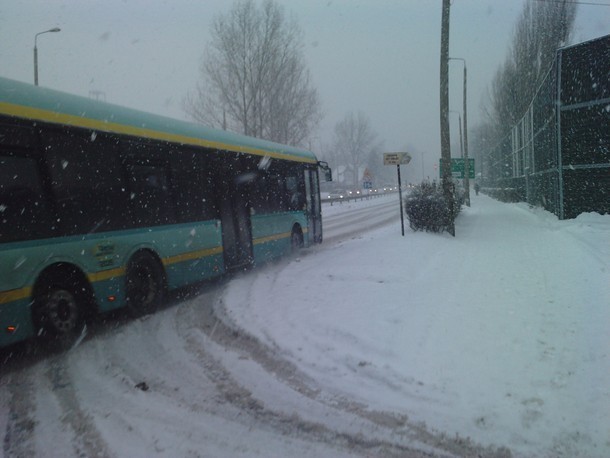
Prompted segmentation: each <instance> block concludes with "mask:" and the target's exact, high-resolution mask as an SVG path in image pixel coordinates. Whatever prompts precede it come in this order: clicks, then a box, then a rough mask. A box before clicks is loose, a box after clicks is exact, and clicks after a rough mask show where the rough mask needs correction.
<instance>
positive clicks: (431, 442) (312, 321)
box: [0, 196, 610, 457]
mask: <svg viewBox="0 0 610 458" xmlns="http://www.w3.org/2000/svg"><path fill="white" fill-rule="evenodd" d="M384 199H385V198H384ZM384 199H374V200H370V201H364V202H362V203H350V204H349V205H350V207H351V208H348V207H346V206H333V207H331V208H328V207H325V208H324V212H325V239H326V242H325V243H324V244H322V245H321V246H317V247H315V248H312V249H308V250H305V251H304V252H303V253H302V255H301V256H299V257H298V258H292V259H289V260H284V261H281V262H279V263H275V264H271V265H268V266H265V267H263V268H260V269H257V270H255V271H253V272H250V273H247V274H243V275H238V276H236V277H234V278H230V279H225V280H223V281H220V282H218V283H215V284H210V285H206V286H204V287H202V288H200V289H199V290H197V291H193V292H191V296H190V297H189V298H186V299H181V300H179V299H177V298H176V299H175V300H174V301H173V303H172V304H169V305H168V306H167V307H166V308H165V309H164V310H162V311H160V312H158V313H156V314H154V315H151V316H147V317H144V318H142V319H140V320H135V321H129V320H123V319H121V318H118V319H114V320H111V321H110V322H109V323H106V324H104V325H100V326H96V327H95V329H92V330H90V335H89V338H87V339H86V340H85V341H83V342H82V343H81V344H80V345H79V346H78V347H76V348H74V349H72V350H71V351H69V352H67V353H66V354H63V355H51V356H45V357H41V356H37V355H33V356H31V355H25V356H22V357H20V358H12V359H11V360H10V361H9V362H8V363H4V364H3V366H2V367H0V370H2V372H1V373H0V431H4V439H3V448H2V452H1V453H0V456H6V457H9V456H10V457H12V456H23V457H26V456H27V457H29V456H40V457H47V456H51V457H52V456H58V457H59V456H117V457H139V456H142V457H150V456H160V457H165V456H167V457H176V456H180V457H182V456H184V457H197V456H206V457H207V456H210V457H222V456H227V457H229V456H230V457H234V456H265V457H267V456H278V457H279V456H316V457H318V456H324V457H326V456H329V457H330V456H332V457H336V456H476V455H481V456H509V454H512V456H541V457H547V456H548V457H550V456H587V457H604V456H610V394H609V390H608V389H607V386H609V385H610V369H609V368H610V355H609V350H608V349H609V348H610V336H609V334H608V332H607V329H608V326H609V324H610V308H609V307H608V304H610V289H609V288H608V284H609V277H610V268H609V265H610V249H609V248H610V216H609V215H606V216H600V215H596V214H587V215H581V217H579V218H577V219H576V220H570V221H558V220H557V219H556V218H555V217H554V216H552V215H549V214H548V213H546V212H542V211H539V210H532V209H529V208H528V207H527V206H525V205H522V204H501V203H498V202H495V201H493V200H491V199H489V198H487V197H485V196H477V197H473V201H472V207H471V208H468V209H465V210H464V211H463V213H462V214H461V215H460V216H459V219H458V221H457V227H456V232H457V236H456V238H453V237H451V236H449V235H447V234H442V235H438V234H427V233H413V232H411V231H410V229H408V228H407V233H406V235H405V237H401V236H400V222H399V216H398V205H397V202H395V201H397V198H396V197H394V196H390V197H388V198H387V200H384ZM387 202H394V205H395V209H394V212H395V216H394V219H393V220H392V222H391V223H390V224H386V225H385V226H382V227H381V228H377V229H372V230H370V231H367V232H365V233H361V234H353V233H352V229H353V227H354V225H356V226H357V225H358V218H357V219H355V220H354V221H353V222H352V223H351V224H348V225H347V227H349V228H350V229H345V225H343V226H344V229H341V230H340V229H338V228H336V227H335V228H333V219H334V220H335V221H338V220H340V219H343V220H344V221H346V219H347V218H351V217H349V216H347V214H348V213H349V212H355V211H358V210H359V208H363V207H367V206H370V207H380V206H384V205H388V208H391V207H390V206H391V204H388V203H387ZM359 204H360V205H359ZM374 211H375V212H382V213H383V211H381V210H379V208H377V209H376V210H374ZM353 214H354V213H353ZM355 214H357V213H355ZM340 215H343V216H340ZM378 215H379V213H378ZM359 218H361V219H362V221H372V220H374V219H376V218H381V219H383V218H384V217H381V216H376V217H373V216H372V215H371V214H369V216H368V217H367V216H366V215H360V217H359Z"/></svg>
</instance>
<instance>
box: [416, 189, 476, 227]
mask: <svg viewBox="0 0 610 458" xmlns="http://www.w3.org/2000/svg"><path fill="white" fill-rule="evenodd" d="M453 195H454V200H453V202H449V203H448V202H447V200H446V199H445V196H444V194H443V190H442V187H440V186H437V185H436V183H428V182H423V183H421V184H420V185H417V186H416V187H415V188H414V189H413V190H412V191H411V194H410V195H409V197H407V198H406V199H405V203H404V204H405V212H406V214H407V218H409V226H410V227H411V229H413V230H414V231H431V232H442V231H445V230H450V228H451V227H453V223H454V221H455V218H456V217H457V215H458V213H459V211H460V208H461V206H462V203H463V201H464V193H463V191H459V190H456V189H455V188H454V192H453Z"/></svg>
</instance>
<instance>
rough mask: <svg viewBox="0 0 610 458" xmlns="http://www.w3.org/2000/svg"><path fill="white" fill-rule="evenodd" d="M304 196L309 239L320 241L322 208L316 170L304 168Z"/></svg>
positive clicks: (315, 241)
mask: <svg viewBox="0 0 610 458" xmlns="http://www.w3.org/2000/svg"><path fill="white" fill-rule="evenodd" d="M305 196H306V197H305V199H306V202H307V218H308V223H309V237H310V240H311V241H313V242H314V243H321V242H322V210H321V207H320V183H319V179H318V171H317V170H310V169H306V170H305Z"/></svg>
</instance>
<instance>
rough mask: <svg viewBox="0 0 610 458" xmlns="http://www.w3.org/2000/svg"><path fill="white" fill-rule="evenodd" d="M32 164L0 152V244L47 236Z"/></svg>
mask: <svg viewBox="0 0 610 458" xmlns="http://www.w3.org/2000/svg"><path fill="white" fill-rule="evenodd" d="M52 230H53V225H52V223H51V217H50V213H49V210H48V207H47V202H46V199H45V198H44V195H43V192H42V187H41V184H40V179H39V173H38V166H37V164H36V161H35V160H34V159H32V158H27V157H16V156H7V155H3V153H0V243H4V242H14V241H18V240H26V239H32V238H44V237H48V236H50V235H51V233H52Z"/></svg>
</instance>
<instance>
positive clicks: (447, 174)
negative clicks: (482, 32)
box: [440, 0, 455, 237]
mask: <svg viewBox="0 0 610 458" xmlns="http://www.w3.org/2000/svg"><path fill="white" fill-rule="evenodd" d="M450 6H451V4H450V0H443V16H442V23H441V84H440V89H441V92H440V96H441V97H440V100H441V179H442V185H443V194H444V195H445V201H446V202H447V205H448V206H449V208H450V212H451V215H450V217H451V221H452V223H451V227H450V228H449V232H450V233H451V235H453V236H454V237H455V224H454V223H453V206H454V204H453V183H452V181H451V139H450V135H449V10H450Z"/></svg>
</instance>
